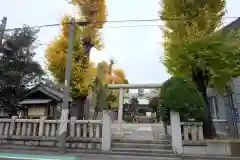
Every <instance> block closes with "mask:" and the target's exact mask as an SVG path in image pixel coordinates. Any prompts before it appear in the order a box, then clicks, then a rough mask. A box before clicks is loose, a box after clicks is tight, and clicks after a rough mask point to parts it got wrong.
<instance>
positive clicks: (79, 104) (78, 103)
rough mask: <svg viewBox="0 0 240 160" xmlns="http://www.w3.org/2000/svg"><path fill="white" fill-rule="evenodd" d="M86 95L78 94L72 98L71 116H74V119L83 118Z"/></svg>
mask: <svg viewBox="0 0 240 160" xmlns="http://www.w3.org/2000/svg"><path fill="white" fill-rule="evenodd" d="M86 97H87V96H79V97H77V98H75V99H74V102H73V104H72V108H71V114H70V115H71V117H76V119H78V120H79V119H83V118H84V102H85V99H86Z"/></svg>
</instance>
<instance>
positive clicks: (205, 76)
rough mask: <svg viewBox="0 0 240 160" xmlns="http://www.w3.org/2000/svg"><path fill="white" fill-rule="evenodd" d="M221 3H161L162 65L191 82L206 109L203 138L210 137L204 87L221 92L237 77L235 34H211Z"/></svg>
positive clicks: (193, 0) (192, 0)
mask: <svg viewBox="0 0 240 160" xmlns="http://www.w3.org/2000/svg"><path fill="white" fill-rule="evenodd" d="M225 3H226V1H225V0H201V1H199V0H182V1H175V0H163V1H162V7H163V8H162V11H161V18H163V20H164V22H165V25H166V27H165V29H163V31H164V38H165V42H164V47H165V57H164V63H165V66H166V67H167V69H168V71H169V72H170V73H171V74H172V75H176V76H183V77H185V78H187V79H191V80H192V81H193V82H194V83H195V84H196V86H197V88H198V90H199V92H200V93H201V94H202V96H203V99H204V101H205V103H206V105H207V107H208V110H207V112H206V114H207V118H206V120H204V121H203V132H204V136H205V138H214V137H215V136H216V131H215V128H214V125H213V122H212V117H211V113H210V107H209V103H208V98H207V92H206V90H207V87H208V86H209V84H212V85H213V86H214V87H216V88H217V89H219V90H220V89H221V88H222V87H224V86H225V85H226V83H227V82H228V81H229V80H230V79H231V77H232V76H233V75H239V65H238V64H239V61H238V57H239V56H240V52H239V49H238V46H239V40H238V38H237V37H238V35H239V34H238V33H236V32H235V34H223V33H221V32H218V33H215V31H216V30H217V29H218V28H219V26H220V25H221V19H222V16H223V15H224V9H225Z"/></svg>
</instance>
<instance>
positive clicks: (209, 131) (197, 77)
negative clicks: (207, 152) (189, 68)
mask: <svg viewBox="0 0 240 160" xmlns="http://www.w3.org/2000/svg"><path fill="white" fill-rule="evenodd" d="M193 81H194V83H195V84H196V86H197V89H198V91H199V92H200V93H201V94H202V96H203V99H204V102H205V104H206V106H207V113H206V114H207V115H206V119H205V120H204V121H203V134H204V138H206V139H213V138H215V137H216V135H217V134H216V130H215V127H214V125H213V121H212V115H211V110H210V105H209V102H208V97H207V85H208V77H207V76H205V75H204V74H203V71H202V70H200V69H197V71H196V72H193Z"/></svg>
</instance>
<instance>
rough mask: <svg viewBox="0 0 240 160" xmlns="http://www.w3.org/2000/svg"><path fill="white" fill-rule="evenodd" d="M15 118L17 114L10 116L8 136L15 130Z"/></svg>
mask: <svg viewBox="0 0 240 160" xmlns="http://www.w3.org/2000/svg"><path fill="white" fill-rule="evenodd" d="M16 119H17V116H12V118H11V122H10V129H9V136H12V135H13V133H14V130H15V128H16V127H15V121H16Z"/></svg>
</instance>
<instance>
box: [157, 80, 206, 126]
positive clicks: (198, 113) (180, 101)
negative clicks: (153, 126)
mask: <svg viewBox="0 0 240 160" xmlns="http://www.w3.org/2000/svg"><path fill="white" fill-rule="evenodd" d="M158 104H159V105H158ZM155 106H158V107H159V109H158V110H159V111H160V112H159V113H160V116H161V119H162V121H163V122H164V123H165V124H169V123H170V111H171V110H172V111H175V112H179V115H180V118H181V120H182V121H189V119H195V120H197V121H202V120H204V119H205V118H206V117H205V111H206V105H205V103H204V100H203V97H202V96H201V94H200V93H199V91H198V90H197V87H196V86H195V84H194V83H192V82H191V81H187V80H184V79H182V78H178V77H172V78H170V79H169V80H167V81H166V82H164V84H163V85H162V88H161V93H160V97H159V99H158V100H156V99H155Z"/></svg>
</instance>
